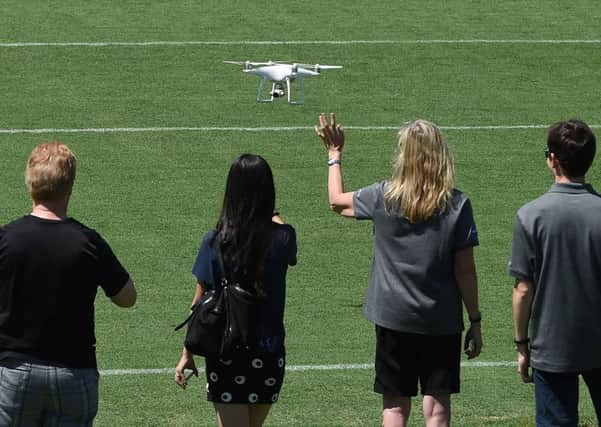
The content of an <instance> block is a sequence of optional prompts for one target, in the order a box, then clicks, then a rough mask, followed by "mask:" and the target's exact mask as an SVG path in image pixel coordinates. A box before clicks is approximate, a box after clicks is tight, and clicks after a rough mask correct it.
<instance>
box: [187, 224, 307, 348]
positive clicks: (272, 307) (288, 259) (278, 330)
mask: <svg viewBox="0 0 601 427" xmlns="http://www.w3.org/2000/svg"><path fill="white" fill-rule="evenodd" d="M215 233H216V231H210V232H208V233H207V234H205V236H204V238H203V239H202V243H201V245H200V250H199V251H198V256H197V257H196V261H195V262H194V267H193V268H192V274H194V276H196V279H197V280H198V281H199V282H201V283H202V284H203V285H206V286H207V287H208V288H209V289H211V288H214V287H215V285H216V284H218V283H220V282H221V278H222V271H221V267H220V262H219V257H218V251H217V244H216V242H213V237H214V236H215ZM213 243H214V244H213ZM289 265H296V233H295V231H294V228H292V226H290V225H288V224H275V223H274V231H273V236H272V240H271V243H270V247H269V249H268V251H267V253H266V256H265V265H264V267H263V281H262V287H263V290H264V291H265V293H266V299H265V301H264V302H262V304H264V308H261V310H258V311H259V318H258V319H257V323H256V328H257V330H256V332H257V334H256V336H257V343H256V349H257V350H266V351H273V352H276V351H281V350H282V349H283V347H284V335H285V332H284V306H285V300H286V272H287V270H288V266H289Z"/></svg>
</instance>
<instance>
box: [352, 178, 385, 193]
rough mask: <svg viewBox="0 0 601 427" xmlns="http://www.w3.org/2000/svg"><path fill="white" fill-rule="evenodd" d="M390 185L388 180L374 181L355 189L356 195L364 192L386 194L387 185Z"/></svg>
mask: <svg viewBox="0 0 601 427" xmlns="http://www.w3.org/2000/svg"><path fill="white" fill-rule="evenodd" d="M387 185H388V181H379V182H374V183H373V184H370V185H368V186H366V187H362V188H360V189H358V190H356V191H355V195H356V196H361V194H362V193H369V194H384V192H385V191H386V186H387Z"/></svg>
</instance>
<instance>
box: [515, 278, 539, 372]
mask: <svg viewBox="0 0 601 427" xmlns="http://www.w3.org/2000/svg"><path fill="white" fill-rule="evenodd" d="M533 289H534V286H533V284H532V283H531V282H529V281H527V280H516V282H515V287H514V289H513V301H512V302H513V327H514V337H515V340H516V341H518V342H522V343H521V344H517V343H516V347H517V352H518V373H519V374H520V377H522V381H524V382H525V383H529V382H532V375H531V374H530V372H529V366H530V345H529V342H528V324H529V322H530V305H531V304H532V299H533V297H534V292H533Z"/></svg>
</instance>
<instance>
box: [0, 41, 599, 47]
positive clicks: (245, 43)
mask: <svg viewBox="0 0 601 427" xmlns="http://www.w3.org/2000/svg"><path fill="white" fill-rule="evenodd" d="M378 44H379V45H440V44H442V45H453V44H457V45H463V44H472V45H478V44H483V45H485V44H507V45H513V44H533V45H541V44H548V45H559V44H571V45H574V44H601V39H540V40H536V39H532V40H531V39H448V40H446V39H422V40H173V41H169V40H156V41H137V42H136V41H130V42H124V41H121V42H120V41H96V42H1V43H0V47H4V48H11V47H13V48H14V47H120V46H122V47H153V46H248V45H378Z"/></svg>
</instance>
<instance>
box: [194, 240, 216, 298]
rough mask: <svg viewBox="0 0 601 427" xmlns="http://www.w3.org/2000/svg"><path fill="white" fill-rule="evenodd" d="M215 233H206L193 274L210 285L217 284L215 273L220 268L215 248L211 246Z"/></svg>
mask: <svg viewBox="0 0 601 427" xmlns="http://www.w3.org/2000/svg"><path fill="white" fill-rule="evenodd" d="M214 235H215V232H210V233H207V234H205V236H204V238H203V239H202V243H201V244H200V249H199V250H198V255H197V256H196V260H195V261H194V267H192V274H193V275H194V276H195V277H196V279H197V280H198V281H199V282H202V283H203V284H205V285H207V286H209V287H214V286H215V273H216V272H217V270H216V269H217V268H218V267H217V265H216V262H218V260H217V258H216V256H215V249H214V248H213V247H212V246H211V241H212V240H213V237H214Z"/></svg>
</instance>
